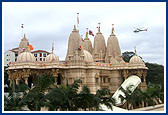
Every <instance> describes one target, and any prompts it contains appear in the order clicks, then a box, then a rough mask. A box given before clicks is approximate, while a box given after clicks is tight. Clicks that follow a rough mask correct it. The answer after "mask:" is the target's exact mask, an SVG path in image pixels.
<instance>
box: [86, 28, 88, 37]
mask: <svg viewBox="0 0 168 115" xmlns="http://www.w3.org/2000/svg"><path fill="white" fill-rule="evenodd" d="M86 38H88V28H86Z"/></svg>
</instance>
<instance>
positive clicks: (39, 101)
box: [19, 75, 54, 111]
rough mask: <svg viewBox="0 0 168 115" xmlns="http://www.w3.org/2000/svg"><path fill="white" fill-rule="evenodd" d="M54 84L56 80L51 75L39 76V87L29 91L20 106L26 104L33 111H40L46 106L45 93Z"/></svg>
mask: <svg viewBox="0 0 168 115" xmlns="http://www.w3.org/2000/svg"><path fill="white" fill-rule="evenodd" d="M52 84H54V78H53V77H52V76H50V75H39V76H38V81H37V85H36V86H35V87H34V88H32V89H29V90H27V92H28V93H27V94H25V95H24V96H23V98H22V100H21V101H20V102H19V104H26V105H27V107H28V108H29V109H30V110H31V111H40V109H41V107H44V106H46V105H47V104H48V103H47V100H46V99H45V92H46V91H47V90H48V89H49V88H50V87H51V85H52Z"/></svg>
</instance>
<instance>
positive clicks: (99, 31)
mask: <svg viewBox="0 0 168 115" xmlns="http://www.w3.org/2000/svg"><path fill="white" fill-rule="evenodd" d="M98 24H99V26H98V32H100V24H101V23H100V22H99V23H98Z"/></svg>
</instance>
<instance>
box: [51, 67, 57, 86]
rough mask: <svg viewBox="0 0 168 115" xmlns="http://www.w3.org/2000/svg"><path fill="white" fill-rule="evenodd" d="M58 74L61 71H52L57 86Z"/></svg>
mask: <svg viewBox="0 0 168 115" xmlns="http://www.w3.org/2000/svg"><path fill="white" fill-rule="evenodd" d="M58 73H59V69H52V75H53V77H54V81H55V85H57V77H58Z"/></svg>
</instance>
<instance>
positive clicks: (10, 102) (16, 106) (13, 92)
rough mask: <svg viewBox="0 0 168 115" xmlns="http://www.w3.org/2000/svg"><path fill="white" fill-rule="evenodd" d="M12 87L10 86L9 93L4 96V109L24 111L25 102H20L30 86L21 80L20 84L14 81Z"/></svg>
mask: <svg viewBox="0 0 168 115" xmlns="http://www.w3.org/2000/svg"><path fill="white" fill-rule="evenodd" d="M11 86H12V87H9V95H8V96H4V110H5V111H22V110H24V108H23V107H24V106H25V104H21V103H19V102H20V101H21V99H22V96H23V95H24V94H26V92H25V91H26V90H27V89H29V87H28V86H27V85H26V84H25V83H24V82H23V81H21V82H20V84H18V85H16V84H15V82H14V81H13V82H12V85H11Z"/></svg>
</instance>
